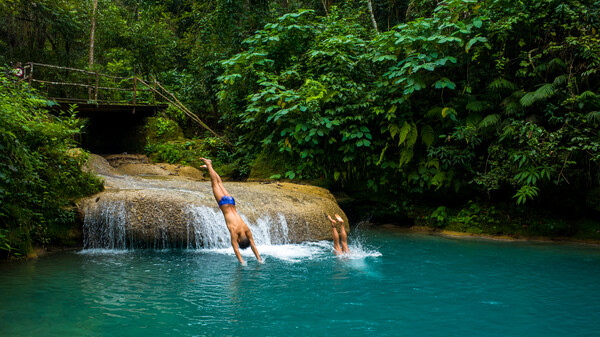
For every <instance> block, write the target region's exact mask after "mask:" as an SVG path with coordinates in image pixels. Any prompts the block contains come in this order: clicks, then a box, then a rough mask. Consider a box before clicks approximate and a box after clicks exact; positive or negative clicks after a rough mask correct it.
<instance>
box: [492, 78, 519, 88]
mask: <svg viewBox="0 0 600 337" xmlns="http://www.w3.org/2000/svg"><path fill="white" fill-rule="evenodd" d="M488 88H489V89H492V90H495V91H502V90H506V91H508V90H510V91H515V90H517V89H518V87H517V85H516V84H514V83H512V82H511V81H509V80H507V79H504V78H502V77H498V78H497V79H495V80H493V81H492V83H490V84H489V85H488Z"/></svg>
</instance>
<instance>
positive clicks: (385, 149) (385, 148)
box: [375, 143, 390, 166]
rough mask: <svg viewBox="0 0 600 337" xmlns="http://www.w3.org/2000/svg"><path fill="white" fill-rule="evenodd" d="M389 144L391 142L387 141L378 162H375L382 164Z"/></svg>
mask: <svg viewBox="0 0 600 337" xmlns="http://www.w3.org/2000/svg"><path fill="white" fill-rule="evenodd" d="M389 145H390V144H389V143H385V147H384V148H383V150H382V151H381V154H380V155H379V160H378V161H377V164H375V165H377V166H379V164H381V161H382V160H383V155H384V154H385V151H387V149H388V146H389Z"/></svg>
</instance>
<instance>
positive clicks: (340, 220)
mask: <svg viewBox="0 0 600 337" xmlns="http://www.w3.org/2000/svg"><path fill="white" fill-rule="evenodd" d="M335 218H336V219H337V221H339V222H344V219H342V217H341V216H340V215H339V214H336V215H335ZM330 219H331V218H330Z"/></svg>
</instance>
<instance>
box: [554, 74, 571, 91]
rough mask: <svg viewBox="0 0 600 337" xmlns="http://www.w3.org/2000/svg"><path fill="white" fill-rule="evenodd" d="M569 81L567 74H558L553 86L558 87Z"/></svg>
mask: <svg viewBox="0 0 600 337" xmlns="http://www.w3.org/2000/svg"><path fill="white" fill-rule="evenodd" d="M566 81H567V75H565V74H562V75H559V76H556V78H555V79H554V82H552V86H553V87H554V88H555V89H556V87H558V86H561V85H563V84H564V83H565V82H566Z"/></svg>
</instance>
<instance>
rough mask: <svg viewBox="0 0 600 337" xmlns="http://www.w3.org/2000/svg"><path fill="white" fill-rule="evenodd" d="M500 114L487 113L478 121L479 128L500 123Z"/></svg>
mask: <svg viewBox="0 0 600 337" xmlns="http://www.w3.org/2000/svg"><path fill="white" fill-rule="evenodd" d="M500 120H501V118H500V115H498V114H492V115H488V116H486V117H485V118H484V119H483V120H482V121H481V122H479V125H478V126H479V127H480V128H488V127H491V126H496V125H498V124H499V123H500Z"/></svg>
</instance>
